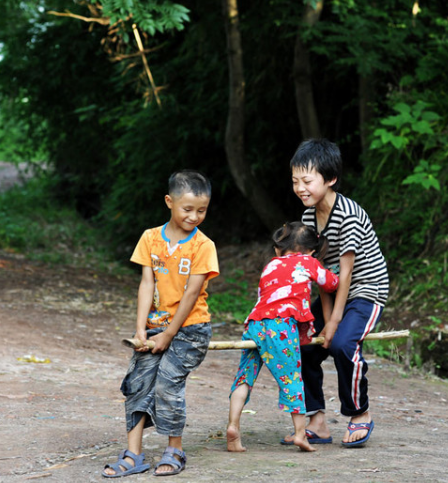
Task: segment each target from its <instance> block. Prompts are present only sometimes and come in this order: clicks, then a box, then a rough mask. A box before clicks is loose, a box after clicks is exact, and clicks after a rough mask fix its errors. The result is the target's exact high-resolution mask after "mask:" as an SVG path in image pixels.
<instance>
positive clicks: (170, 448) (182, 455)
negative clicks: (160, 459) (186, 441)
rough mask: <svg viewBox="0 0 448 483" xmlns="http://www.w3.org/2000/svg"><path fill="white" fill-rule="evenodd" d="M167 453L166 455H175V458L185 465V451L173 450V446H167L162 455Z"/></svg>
mask: <svg viewBox="0 0 448 483" xmlns="http://www.w3.org/2000/svg"><path fill="white" fill-rule="evenodd" d="M165 453H168V454H175V455H177V456H179V458H180V459H181V460H182V461H184V462H185V463H186V462H187V455H186V454H185V451H181V450H180V449H177V448H174V447H173V446H168V447H167V448H166V449H165V451H164V453H163V454H165Z"/></svg>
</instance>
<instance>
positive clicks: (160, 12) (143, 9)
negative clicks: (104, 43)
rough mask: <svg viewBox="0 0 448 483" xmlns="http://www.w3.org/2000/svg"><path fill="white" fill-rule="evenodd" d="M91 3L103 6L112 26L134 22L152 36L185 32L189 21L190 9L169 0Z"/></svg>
mask: <svg viewBox="0 0 448 483" xmlns="http://www.w3.org/2000/svg"><path fill="white" fill-rule="evenodd" d="M91 3H93V4H97V3H100V4H101V5H102V7H103V15H104V16H105V17H109V18H110V23H111V25H114V24H116V23H117V22H119V21H123V22H128V20H132V22H135V23H136V24H137V25H138V26H139V28H140V29H141V30H143V31H144V32H148V33H149V34H150V35H155V34H156V33H157V32H159V33H165V32H167V31H170V30H173V29H175V30H183V29H184V27H185V23H186V22H188V21H189V15H188V13H189V10H188V8H186V7H185V6H183V5H180V4H178V3H173V2H171V1H168V0H158V1H157V0H155V1H154V0H148V1H139V0H99V1H98V0H91ZM123 35H124V40H125V41H128V40H129V37H128V34H127V33H125V32H124V33H123Z"/></svg>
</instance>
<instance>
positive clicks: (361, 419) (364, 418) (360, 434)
mask: <svg viewBox="0 0 448 483" xmlns="http://www.w3.org/2000/svg"><path fill="white" fill-rule="evenodd" d="M371 421H372V418H371V416H370V414H369V412H368V411H367V412H366V413H364V414H361V415H359V416H353V417H352V418H351V420H350V422H351V423H355V424H359V423H370V422H371ZM367 433H368V430H367V429H359V430H358V431H354V432H353V433H352V434H350V431H349V430H348V429H347V431H346V432H345V434H344V437H343V439H342V442H343V443H353V442H354V441H359V440H360V439H363V438H365V437H366V436H367Z"/></svg>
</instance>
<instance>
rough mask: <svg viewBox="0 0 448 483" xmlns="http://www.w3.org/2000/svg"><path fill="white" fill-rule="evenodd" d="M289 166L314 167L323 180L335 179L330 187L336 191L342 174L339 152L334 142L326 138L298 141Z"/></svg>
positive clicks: (308, 168)
mask: <svg viewBox="0 0 448 483" xmlns="http://www.w3.org/2000/svg"><path fill="white" fill-rule="evenodd" d="M290 166H291V168H303V169H305V170H310V169H312V168H314V169H315V170H316V171H317V172H318V173H320V174H321V175H322V177H323V178H324V181H326V182H327V181H332V180H333V179H335V178H336V179H337V181H336V183H335V184H334V185H333V186H332V188H333V189H334V190H335V191H336V190H337V189H338V188H339V185H340V179H341V175H342V158H341V152H340V150H339V148H338V146H337V145H336V144H335V143H332V142H331V141H329V140H328V139H308V140H306V141H303V142H302V143H300V146H299V147H298V148H297V151H296V152H295V154H294V156H293V157H292V159H291V162H290Z"/></svg>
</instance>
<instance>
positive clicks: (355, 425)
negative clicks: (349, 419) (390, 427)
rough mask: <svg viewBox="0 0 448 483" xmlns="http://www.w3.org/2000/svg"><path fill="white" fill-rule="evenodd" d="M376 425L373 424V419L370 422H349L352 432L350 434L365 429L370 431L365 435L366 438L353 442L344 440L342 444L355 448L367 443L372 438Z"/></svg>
mask: <svg viewBox="0 0 448 483" xmlns="http://www.w3.org/2000/svg"><path fill="white" fill-rule="evenodd" d="M374 426H375V425H374V424H373V420H372V421H370V423H349V424H348V427H347V429H348V431H349V433H350V436H351V435H352V434H353V433H354V432H355V431H361V430H365V431H368V432H367V434H366V435H365V436H364V438H362V439H359V440H358V441H352V442H347V443H345V442H344V441H342V446H346V447H347V448H355V447H357V446H362V445H363V444H365V443H367V441H368V440H369V438H370V435H371V434H372V431H373V427H374Z"/></svg>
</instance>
